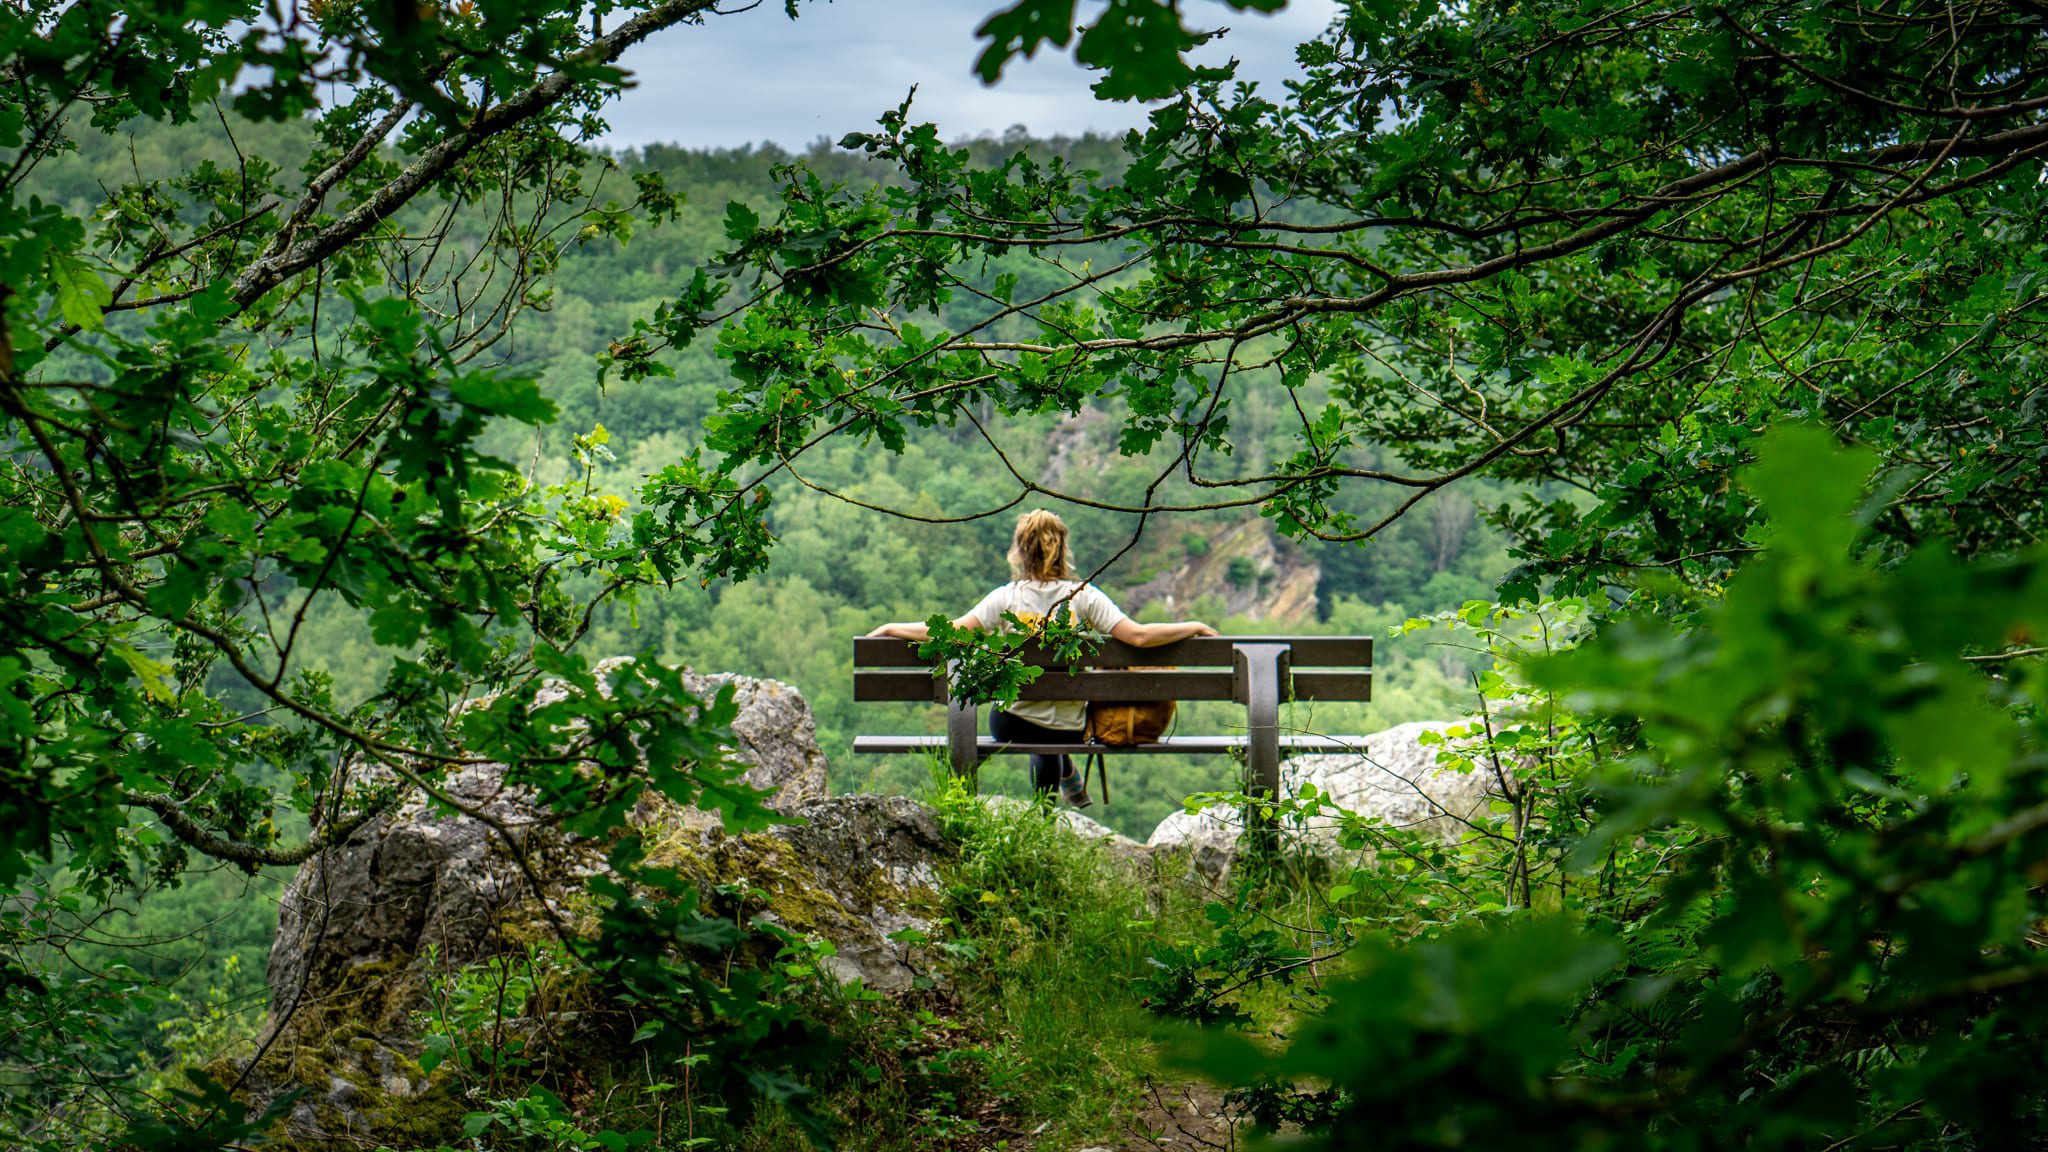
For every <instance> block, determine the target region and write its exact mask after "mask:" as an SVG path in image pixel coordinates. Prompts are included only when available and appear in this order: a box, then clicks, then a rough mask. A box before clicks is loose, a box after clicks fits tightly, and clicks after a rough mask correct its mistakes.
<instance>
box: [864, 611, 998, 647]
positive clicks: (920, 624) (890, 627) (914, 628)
mask: <svg viewBox="0 0 2048 1152" xmlns="http://www.w3.org/2000/svg"><path fill="white" fill-rule="evenodd" d="M953 627H955V628H965V629H975V628H979V627H981V621H980V620H978V619H976V618H975V617H973V616H962V617H960V618H959V619H958V620H955V621H953ZM868 635H870V636H888V637H893V638H895V639H897V640H911V641H915V642H916V643H919V644H922V643H924V642H925V641H927V640H929V639H931V638H932V630H931V629H930V628H927V627H925V625H924V621H922V620H903V621H898V622H897V623H894V624H884V625H882V626H881V627H879V628H877V629H875V630H874V631H873V632H870V633H868Z"/></svg>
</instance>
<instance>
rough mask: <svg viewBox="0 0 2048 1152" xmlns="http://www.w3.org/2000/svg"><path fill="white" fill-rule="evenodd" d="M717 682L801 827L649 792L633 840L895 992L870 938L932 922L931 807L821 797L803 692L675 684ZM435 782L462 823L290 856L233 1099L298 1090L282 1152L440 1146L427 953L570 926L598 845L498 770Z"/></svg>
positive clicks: (830, 962) (414, 816)
mask: <svg viewBox="0 0 2048 1152" xmlns="http://www.w3.org/2000/svg"><path fill="white" fill-rule="evenodd" d="M727 683H730V684H732V685H733V686H734V687H735V689H736V693H735V695H736V698H737V700H738V702H739V704H740V713H739V716H738V718H737V719H736V720H735V722H734V725H733V728H734V731H735V734H736V736H737V737H738V741H737V747H736V749H735V754H736V757H737V758H738V759H740V760H742V761H744V762H745V763H746V764H747V765H748V773H747V776H748V779H749V781H750V782H752V783H754V784H755V785H757V786H759V787H764V788H774V789H777V790H778V793H777V796H776V797H775V798H774V799H773V800H772V801H770V803H771V806H773V807H776V808H778V809H779V810H781V811H783V812H785V813H787V814H789V815H791V816H793V817H795V818H796V819H797V820H798V821H799V823H794V824H790V825H784V826H778V827H776V828H773V829H771V830H769V831H767V832H764V833H758V834H748V835H742V836H730V835H727V834H726V833H725V832H724V831H723V830H722V829H721V828H720V827H719V826H718V824H717V821H716V819H715V817H712V816H710V815H707V814H705V813H701V812H696V811H694V810H686V809H681V808H678V807H677V806H675V805H673V804H669V803H667V802H666V801H661V800H658V799H657V800H651V801H649V802H646V803H644V804H643V805H642V807H641V810H640V811H639V812H637V813H636V814H635V818H634V823H635V826H636V830H637V831H639V832H641V833H642V835H643V836H644V838H645V839H646V841H647V843H648V844H649V845H650V846H651V850H652V851H653V852H655V853H657V854H658V856H659V859H660V860H661V862H662V863H664V864H668V865H670V866H672V867H674V868H676V869H677V870H678V871H679V872H682V873H683V874H685V875H687V876H690V877H691V878H693V879H695V880H697V881H698V883H699V885H700V887H702V888H703V889H704V890H706V891H710V890H714V889H715V888H716V887H717V886H718V885H720V884H724V883H730V882H733V881H735V880H739V879H744V880H745V881H746V883H747V886H748V887H750V888H752V889H755V890H757V891H761V892H765V893H766V896H765V897H764V899H765V901H766V903H767V905H768V907H769V908H770V910H771V911H770V913H769V915H770V918H772V919H775V920H779V921H780V922H781V923H782V924H783V925H784V926H785V927H787V928H789V929H791V930H792V931H795V932H797V933H800V934H816V935H818V936H820V937H822V938H824V939H828V940H831V941H832V942H833V943H834V944H835V945H836V947H837V954H836V955H833V956H830V957H827V958H826V959H825V961H824V963H825V965H826V966H827V967H828V968H829V969H830V970H831V971H832V973H833V975H835V976H836V977H837V978H838V979H840V980H841V981H843V982H851V981H854V980H859V981H863V982H865V983H866V984H867V985H868V986H869V987H871V988H876V989H879V990H882V991H895V990H900V989H903V988H907V987H908V986H909V985H910V982H911V978H912V972H911V969H910V967H909V963H908V960H909V958H908V956H907V954H906V952H905V946H903V945H899V944H896V943H894V942H892V941H890V940H889V939H888V937H889V935H890V934H891V933H894V932H897V931H899V930H901V929H904V928H921V927H924V926H926V924H927V922H928V917H929V916H930V915H932V914H933V913H934V912H935V910H936V901H937V884H938V880H937V875H936V873H935V872H934V870H933V869H934V864H935V863H936V862H938V861H941V860H943V859H944V858H945V857H946V855H947V854H948V853H949V851H950V848H949V846H948V844H947V842H946V841H945V839H944V837H943V836H942V835H941V834H940V831H939V827H938V823H937V821H936V819H935V818H934V816H933V814H932V812H931V811H930V810H929V809H927V808H925V807H924V806H923V805H921V804H918V803H916V802H915V801H912V800H908V799H903V798H900V797H882V796H846V797H837V798H828V797H826V796H825V758H824V756H823V754H822V753H821V752H820V751H819V750H818V746H817V741H816V738H815V734H814V733H815V728H814V725H813V722H812V719H811V713H810V707H809V705H808V704H807V703H806V702H805V701H804V698H803V696H802V694H801V693H799V692H798V691H797V690H796V689H794V688H792V687H790V686H789V685H786V684H781V683H778V682H776V681H772V680H756V679H751V678H748V677H732V676H706V677H691V678H690V688H691V690H692V691H693V692H695V693H697V694H699V695H702V696H709V695H710V694H711V693H713V692H715V691H716V690H717V689H718V688H719V687H722V686H723V685H725V684H727ZM446 789H447V791H448V793H449V794H450V795H451V796H452V797H454V798H455V799H456V800H458V801H460V802H461V803H462V805H463V806H464V807H465V808H468V809H471V810H473V811H475V812H476V813H478V814H479V815H477V816H472V815H466V814H462V813H457V812H452V811H449V810H447V809H446V808H444V807H442V806H441V805H438V804H437V803H435V802H433V801H430V800H428V799H426V798H424V797H418V798H415V799H413V800H410V801H407V802H406V803H404V804H402V805H400V806H399V807H398V808H397V809H395V810H394V811H392V812H390V813H388V814H386V815H384V816H382V817H380V818H379V819H377V820H374V821H371V822H370V823H368V824H366V825H365V826H364V827H362V828H360V829H358V830H357V831H356V833H355V834H354V835H353V836H351V837H350V838H349V839H348V840H347V841H346V842H345V843H342V844H340V845H337V846H335V847H333V848H331V849H329V850H328V851H327V852H325V853H323V854H321V855H320V856H319V857H316V858H315V859H313V860H311V861H309V862H307V863H306V864H305V865H304V866H303V867H301V869H300V870H299V873H298V875H297V876H296V877H294V879H293V880H292V883H291V884H290V885H289V887H288V888H287V890H286V893H285V897H284V901H283V906H282V909H281V912H280V916H279V924H278V936H277V940H276V943H275V944H274V945H273V947H272V951H271V957H270V967H269V977H270V987H271V989H272V1000H271V1005H270V1012H269V1016H268V1019H267V1021H266V1025H265V1028H264V1034H263V1037H262V1048H263V1051H264V1056H263V1057H262V1059H260V1060H259V1061H258V1064H257V1066H256V1068H255V1069H253V1070H252V1073H251V1075H250V1077H249V1079H248V1082H247V1087H248V1088H249V1090H250V1092H251V1094H252V1095H254V1096H256V1097H259V1098H267V1097H270V1096H273V1095H275V1094H276V1093H278V1092H281V1091H283V1090H285V1089H287V1088H292V1087H304V1088H308V1089H310V1091H308V1092H307V1094H306V1095H305V1096H303V1097H302V1098H301V1099H300V1101H299V1103H298V1105H297V1107H296V1109H295V1111H294V1113H293V1115H292V1118H291V1120H290V1123H289V1128H290V1131H289V1133H288V1136H289V1137H290V1138H291V1139H294V1140H296V1141H299V1142H303V1143H309V1144H314V1145H319V1144H325V1143H331V1142H358V1143H359V1142H362V1141H369V1144H368V1145H367V1146H375V1144H377V1143H379V1142H384V1143H394V1142H396V1143H395V1146H412V1145H410V1144H404V1143H402V1142H403V1141H405V1140H424V1141H428V1143H429V1145H431V1143H433V1142H439V1141H443V1140H446V1139H451V1138H452V1136H451V1135H450V1133H449V1131H448V1129H449V1126H450V1124H451V1123H453V1122H459V1120H460V1118H461V1115H462V1113H463V1112H464V1111H466V1110H467V1105H463V1104H461V1103H460V1102H458V1101H455V1100H453V1099H451V1098H449V1092H450V1090H449V1088H448V1086H447V1084H446V1077H445V1075H444V1076H443V1077H442V1078H440V1079H438V1080H437V1079H436V1078H435V1077H434V1076H431V1075H428V1074H426V1073H424V1072H422V1071H421V1069H420V1066H419V1064H418V1061H417V1057H418V1054H419V1045H418V1042H417V1038H416V1036H417V1028H416V1027H415V1025H414V1020H413V1017H414V1014H415V1013H416V1012H417V1011H418V1010H419V1009H420V1008H421V1007H422V1006H423V1002H422V993H423V990H424V975H425V968H426V963H427V958H428V957H430V956H431V957H433V958H434V963H435V964H437V965H439V966H441V967H443V968H450V967H454V966H459V965H462V964H467V963H472V962H475V961H478V960H482V959H484V958H486V957H489V956H492V955H494V954H497V953H501V952H507V951H517V950H519V949H522V948H525V947H526V946H527V945H529V944H532V943H535V942H538V941H543V940H547V939H550V938H551V937H552V936H553V935H554V933H555V930H556V926H557V925H566V926H568V927H569V929H570V930H571V931H575V930H578V929H579V928H582V927H587V922H588V918H589V915H590V911H591V910H590V909H589V907H588V906H587V897H585V896H584V894H583V884H584V881H585V880H587V879H588V878H589V877H590V876H591V875H592V874H593V873H595V872H598V871H600V870H602V869H603V868H604V867H605V846H604V845H602V844H598V843H594V842H591V841H587V840H578V839H577V838H575V837H571V836H568V835H566V834H564V833H562V832H561V831H560V830H559V828H558V827H557V826H556V825H555V824H554V822H553V821H552V820H550V819H549V818H548V814H547V813H546V812H545V811H543V810H541V809H539V808H538V807H537V806H536V804H535V802H534V799H533V797H531V796H530V795H527V794H525V793H524V792H522V791H521V790H519V789H516V788H511V787H508V786H507V785H506V784H505V782H504V778H503V772H502V769H500V768H498V767H496V766H489V765H486V766H479V767H475V768H471V769H468V770H466V771H464V772H462V773H460V774H458V775H457V776H455V777H453V778H452V779H450V780H448V781H447V782H446ZM480 817H481V818H480Z"/></svg>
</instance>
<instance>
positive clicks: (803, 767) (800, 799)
mask: <svg viewBox="0 0 2048 1152" xmlns="http://www.w3.org/2000/svg"><path fill="white" fill-rule="evenodd" d="M683 684H684V685H685V686H686V687H688V688H689V690H690V692H691V693H692V694H693V695H695V696H698V697H700V698H702V699H705V700H709V699H711V698H712V697H713V696H716V695H717V694H718V690H719V689H720V688H723V687H724V686H725V685H727V684H730V685H732V687H733V699H734V701H735V702H736V703H738V704H739V706H740V714H739V715H738V716H737V717H735V718H734V719H733V722H732V731H733V735H734V736H736V737H738V738H739V746H738V747H737V748H735V749H734V759H736V760H739V761H741V762H743V763H744V764H746V765H747V783H749V784H752V785H753V786H754V787H756V788H773V789H775V790H776V794H775V798H774V799H773V800H770V801H769V802H768V806H769V807H770V808H774V809H776V810H777V811H781V812H793V811H795V810H796V809H798V808H801V807H803V806H804V805H806V804H810V803H812V802H814V801H818V800H823V799H824V798H825V796H826V786H825V770H826V764H825V753H824V752H822V751H820V750H819V748H818V723H817V721H816V720H815V719H813V718H812V716H811V705H810V702H809V701H807V700H805V699H804V694H803V693H801V692H799V691H797V690H796V689H795V688H794V687H792V686H790V685H788V684H784V683H783V682H782V681H780V680H763V679H760V678H758V677H754V676H735V675H733V674H731V673H727V672H718V673H710V674H706V675H699V674H697V673H695V672H686V673H684V674H683Z"/></svg>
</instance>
